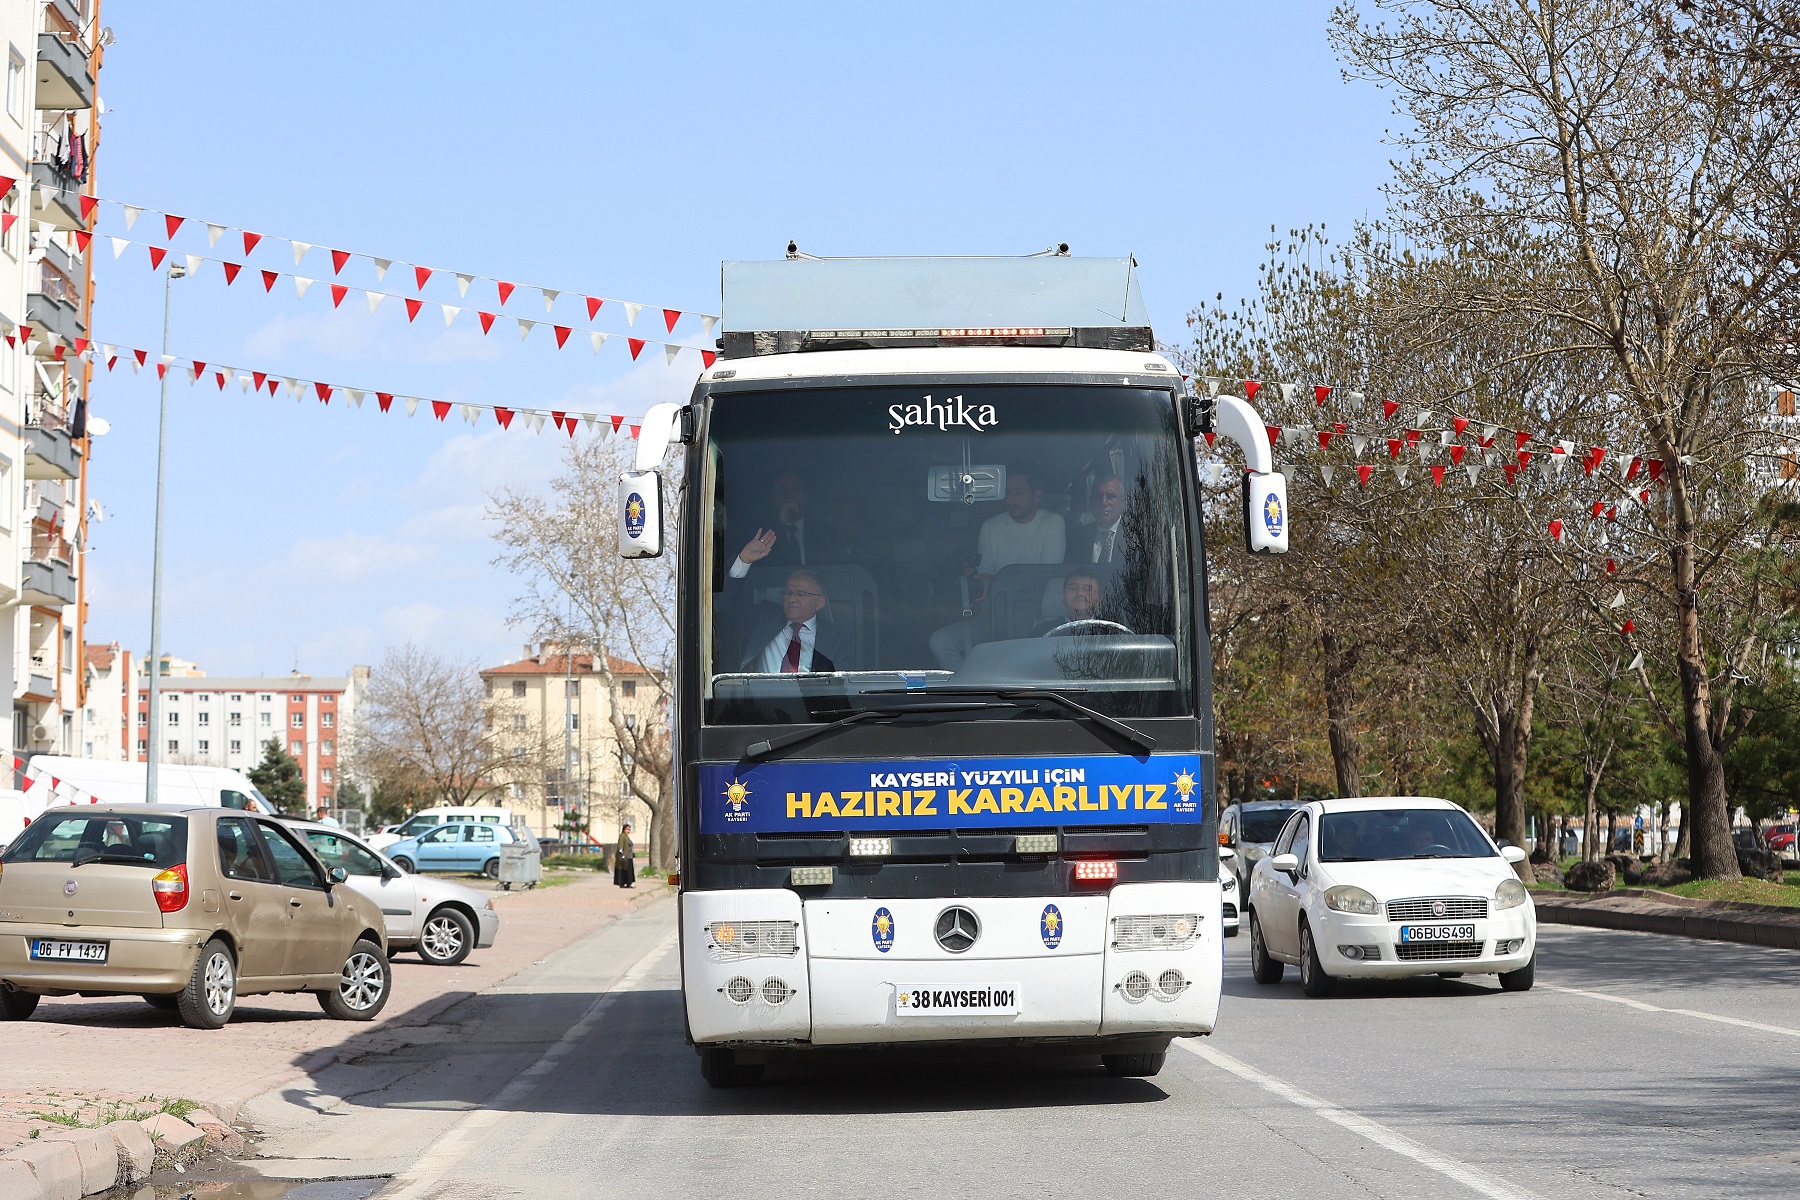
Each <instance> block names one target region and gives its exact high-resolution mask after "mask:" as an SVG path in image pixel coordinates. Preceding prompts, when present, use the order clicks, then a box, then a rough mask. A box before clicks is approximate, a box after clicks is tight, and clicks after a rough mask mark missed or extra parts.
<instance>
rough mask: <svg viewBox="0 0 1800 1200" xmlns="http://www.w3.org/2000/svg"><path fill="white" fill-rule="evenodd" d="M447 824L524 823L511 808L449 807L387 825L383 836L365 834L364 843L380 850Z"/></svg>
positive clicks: (445, 806) (382, 832)
mask: <svg viewBox="0 0 1800 1200" xmlns="http://www.w3.org/2000/svg"><path fill="white" fill-rule="evenodd" d="M446 821H481V822H483V823H484V824H488V825H520V826H522V825H523V824H524V822H523V821H520V820H519V819H518V818H517V817H516V816H515V815H514V814H513V812H512V810H511V809H505V808H484V807H482V806H480V805H476V804H468V805H455V804H447V805H442V806H440V807H438V808H422V809H420V810H419V811H418V812H416V813H414V814H413V815H412V816H410V817H408V818H406V820H404V821H402V822H400V824H398V825H386V826H383V827H382V830H381V832H380V833H373V834H365V835H364V836H363V841H365V842H367V843H368V844H369V845H371V846H373V847H375V849H377V850H383V849H386V848H387V847H389V846H391V845H393V844H394V843H395V842H398V841H401V840H402V839H404V838H412V837H418V836H419V835H420V834H421V833H424V832H425V831H426V830H427V829H430V828H431V827H432V826H434V825H442V824H444V823H445V822H446Z"/></svg>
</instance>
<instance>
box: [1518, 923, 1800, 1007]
mask: <svg viewBox="0 0 1800 1200" xmlns="http://www.w3.org/2000/svg"><path fill="white" fill-rule="evenodd" d="M1538 978H1539V979H1540V980H1543V981H1544V982H1547V983H1557V984H1561V985H1562V986H1564V987H1579V988H1586V989H1590V990H1593V991H1601V992H1605V991H1612V990H1615V989H1616V988H1617V986H1618V985H1619V984H1621V983H1629V984H1635V985H1639V986H1642V985H1645V984H1649V985H1651V986H1654V987H1656V988H1703V989H1708V990H1712V989H1716V988H1718V987H1719V985H1720V984H1721V983H1725V982H1728V983H1731V984H1734V985H1739V986H1742V985H1746V984H1748V985H1755V986H1762V987H1771V988H1783V989H1790V990H1792V989H1800V954H1797V953H1795V952H1794V951H1792V950H1775V949H1770V948H1768V947H1764V946H1747V945H1742V944H1740V943H1737V942H1709V941H1701V940H1698V939H1691V938H1676V937H1667V936H1663V935H1660V934H1654V933H1637V934H1633V933H1621V932H1619V931H1617V930H1593V931H1589V930H1584V929H1573V928H1570V927H1567V926H1542V927H1540V929H1539V931H1538Z"/></svg>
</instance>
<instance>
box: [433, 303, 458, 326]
mask: <svg viewBox="0 0 1800 1200" xmlns="http://www.w3.org/2000/svg"><path fill="white" fill-rule="evenodd" d="M438 307H439V308H441V309H443V310H444V328H445V329H448V328H450V322H452V321H454V320H456V314H457V313H459V312H461V311H462V309H460V308H457V307H456V306H454V305H451V304H440V305H438Z"/></svg>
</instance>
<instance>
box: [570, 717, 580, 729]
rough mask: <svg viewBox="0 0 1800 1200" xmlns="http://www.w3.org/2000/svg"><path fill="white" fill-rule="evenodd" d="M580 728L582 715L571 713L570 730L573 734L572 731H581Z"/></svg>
mask: <svg viewBox="0 0 1800 1200" xmlns="http://www.w3.org/2000/svg"><path fill="white" fill-rule="evenodd" d="M580 728H581V714H580V713H570V714H569V729H570V731H571V732H572V731H574V730H577V729H580Z"/></svg>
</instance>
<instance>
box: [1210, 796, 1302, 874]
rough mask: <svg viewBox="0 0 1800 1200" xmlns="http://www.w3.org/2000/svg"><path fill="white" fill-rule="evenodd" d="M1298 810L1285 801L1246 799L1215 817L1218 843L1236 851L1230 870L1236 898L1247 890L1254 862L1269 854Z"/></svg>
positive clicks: (1295, 805) (1292, 804)
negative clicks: (1217, 828)
mask: <svg viewBox="0 0 1800 1200" xmlns="http://www.w3.org/2000/svg"><path fill="white" fill-rule="evenodd" d="M1298 807H1300V806H1299V805H1298V804H1295V803H1293V802H1292V801H1289V800H1250V801H1246V802H1243V803H1239V804H1233V805H1231V806H1230V807H1228V808H1227V809H1226V810H1225V811H1224V812H1223V813H1221V814H1220V815H1219V843H1220V844H1221V845H1224V846H1229V847H1231V848H1232V849H1233V850H1235V851H1237V858H1236V859H1235V860H1234V861H1233V862H1232V864H1231V869H1232V870H1233V871H1234V872H1235V873H1236V874H1237V881H1238V894H1239V895H1240V896H1242V895H1245V894H1247V893H1248V892H1249V890H1250V872H1251V871H1252V870H1253V869H1254V868H1255V867H1256V860H1257V859H1259V858H1261V857H1262V856H1263V855H1265V854H1267V853H1268V852H1269V847H1270V846H1273V845H1274V844H1275V839H1276V838H1277V837H1279V836H1280V834H1281V827H1282V826H1283V825H1285V824H1287V819H1288V818H1289V817H1290V816H1292V815H1293V812H1294V810H1295V809H1296V808H1298Z"/></svg>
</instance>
